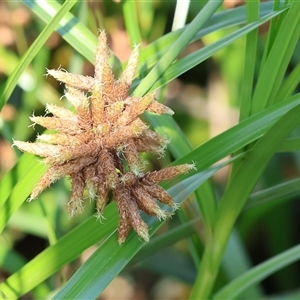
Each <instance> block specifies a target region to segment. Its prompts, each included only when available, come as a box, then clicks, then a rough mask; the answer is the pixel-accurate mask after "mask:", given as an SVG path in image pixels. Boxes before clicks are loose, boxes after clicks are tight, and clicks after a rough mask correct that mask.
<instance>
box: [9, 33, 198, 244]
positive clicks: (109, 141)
mask: <svg viewBox="0 0 300 300" xmlns="http://www.w3.org/2000/svg"><path fill="white" fill-rule="evenodd" d="M108 57H109V50H108V47H107V42H106V34H105V32H104V31H101V32H100V34H99V38H98V47H97V51H96V55H95V76H94V77H89V76H82V75H76V74H71V73H68V72H66V71H64V70H61V69H58V70H48V74H49V75H51V76H53V77H55V78H56V79H57V80H59V81H61V82H64V83H65V84H66V88H67V91H66V92H65V97H66V98H67V100H68V101H69V102H71V104H72V105H73V106H74V108H75V110H76V113H73V112H71V111H70V110H68V109H66V108H63V107H58V106H55V105H52V104H48V105H47V107H46V111H47V112H48V113H51V114H52V116H44V117H36V116H32V117H31V118H30V119H31V120H32V121H33V122H34V123H37V124H39V125H41V126H43V127H45V128H47V129H51V130H52V133H51V134H43V135H40V136H38V137H37V142H35V143H28V142H22V141H14V145H16V146H17V147H18V148H19V149H21V150H22V151H26V152H30V153H34V154H36V155H39V156H41V157H44V161H45V163H46V164H48V165H49V168H48V170H47V171H46V173H45V174H44V175H43V176H42V177H41V179H40V180H39V182H38V183H37V184H36V186H35V187H34V189H33V191H32V193H31V195H30V198H29V200H32V199H34V198H36V197H37V196H38V195H39V194H40V193H41V192H42V191H43V190H44V189H45V188H47V187H48V186H50V185H51V184H52V183H53V182H55V181H56V180H58V179H60V178H62V177H64V176H67V175H68V176H70V178H71V183H72V191H71V198H70V201H69V203H68V211H69V214H70V216H73V215H74V214H75V213H78V212H79V213H81V212H82V211H83V198H84V191H85V190H86V191H87V194H88V196H89V198H90V199H92V200H96V210H97V216H98V217H101V216H102V213H103V210H104V207H105V205H106V204H107V202H108V193H109V191H110V190H111V191H112V192H113V196H114V200H115V201H116V202H117V205H118V211H119V214H120V222H119V229H118V233H119V239H118V240H119V243H120V244H121V243H123V242H124V241H125V239H126V237H127V235H128V233H129V230H130V228H131V227H133V229H134V230H135V231H136V232H137V233H138V234H139V235H140V236H141V237H142V238H143V239H144V240H146V241H148V240H149V238H148V228H147V225H146V223H145V222H144V221H143V220H142V218H141V216H140V213H139V210H143V211H144V212H145V213H147V214H148V215H150V216H157V217H158V218H159V219H165V218H167V217H168V216H169V215H170V213H168V212H166V211H164V210H162V209H161V208H160V207H159V206H158V204H157V203H156V202H155V199H157V200H159V201H160V202H162V203H164V204H167V205H169V206H171V207H173V208H174V209H176V208H177V206H176V204H175V203H174V202H173V200H172V198H171V196H170V195H169V194H168V193H167V192H166V191H165V190H164V189H162V188H161V187H160V186H159V185H158V184H159V183H160V182H161V181H164V180H168V179H170V178H173V177H175V176H177V175H179V174H181V173H185V172H187V171H188V170H190V169H191V168H192V167H193V165H187V164H185V165H181V166H176V167H170V168H166V169H163V170H161V171H157V172H152V173H146V174H144V173H143V167H144V163H145V162H144V161H143V160H142V159H141V158H140V156H139V152H151V153H155V154H158V155H163V153H164V148H165V147H166V144H167V140H166V139H165V138H162V137H160V136H159V135H158V134H157V133H156V132H155V131H152V130H151V129H150V128H149V127H148V126H147V125H146V124H145V123H144V122H143V121H142V120H141V119H140V118H139V116H140V115H141V114H142V113H144V112H145V111H148V112H153V113H157V114H165V113H167V114H171V115H172V114H173V112H172V110H171V109H170V108H168V107H166V106H165V105H163V104H160V103H159V102H157V101H156V100H155V99H154V94H153V93H150V94H147V95H145V96H144V97H141V98H138V97H130V96H129V95H128V91H129V88H130V85H131V83H132V80H133V78H134V75H135V71H136V66H137V63H138V47H135V48H134V49H133V52H132V54H131V56H130V58H129V62H128V65H127V67H126V69H125V70H124V71H123V73H122V75H121V77H120V78H119V79H118V80H115V79H114V76H113V73H112V69H111V67H110V65H109V64H108Z"/></svg>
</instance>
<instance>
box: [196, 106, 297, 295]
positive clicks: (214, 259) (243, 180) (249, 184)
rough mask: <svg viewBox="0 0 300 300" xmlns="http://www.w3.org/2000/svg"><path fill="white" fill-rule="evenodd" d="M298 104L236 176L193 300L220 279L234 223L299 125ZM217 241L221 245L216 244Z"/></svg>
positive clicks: (226, 195) (223, 201)
mask: <svg viewBox="0 0 300 300" xmlns="http://www.w3.org/2000/svg"><path fill="white" fill-rule="evenodd" d="M299 114H300V105H299V104H298V105H297V106H295V107H294V108H292V109H291V110H290V111H288V112H287V113H286V114H284V115H283V116H282V117H281V118H280V119H279V120H278V121H277V122H276V123H275V124H274V125H273V126H272V127H271V128H270V129H269V130H268V131H267V132H266V133H265V134H264V136H263V137H261V138H260V139H259V140H258V141H257V142H256V144H255V145H254V146H253V148H252V149H251V150H250V151H249V152H248V153H247V155H246V157H245V158H244V160H243V163H242V164H241V165H240V167H239V168H238V169H237V170H236V172H235V173H234V174H233V176H232V178H231V180H230V181H229V184H228V186H227V188H226V190H225V192H224V194H223V197H222V199H221V202H220V206H219V209H218V212H217V216H216V223H215V226H214V234H213V235H212V236H211V237H210V238H209V239H208V242H207V245H206V247H205V252H204V256H203V260H202V265H201V267H200V271H199V273H198V276H197V279H196V283H195V285H194V288H193V291H192V294H191V299H193V298H199V299H202V298H203V299H206V298H207V297H208V296H209V295H210V293H211V289H212V286H213V282H214V280H213V278H216V276H217V273H218V270H219V267H220V263H221V260H222V256H223V254H224V251H225V248H226V244H227V242H228V238H229V235H230V232H231V231H232V228H233V226H234V223H235V221H236V219H237V217H238V215H239V214H240V212H241V210H242V208H243V206H244V204H245V202H246V200H247V198H248V196H249V195H250V193H251V191H252V189H253V188H254V186H255V184H256V183H257V180H258V179H259V177H260V176H261V173H262V172H263V170H264V168H265V166H266V164H267V162H268V161H269V159H270V158H271V156H272V155H273V154H274V153H275V151H276V150H277V148H278V147H279V146H280V143H281V142H282V140H283V139H285V138H286V137H287V135H288V134H289V133H290V132H291V131H292V130H293V129H294V128H295V127H296V126H297V125H298V119H297V116H298V115H299ZM216 241H217V243H216Z"/></svg>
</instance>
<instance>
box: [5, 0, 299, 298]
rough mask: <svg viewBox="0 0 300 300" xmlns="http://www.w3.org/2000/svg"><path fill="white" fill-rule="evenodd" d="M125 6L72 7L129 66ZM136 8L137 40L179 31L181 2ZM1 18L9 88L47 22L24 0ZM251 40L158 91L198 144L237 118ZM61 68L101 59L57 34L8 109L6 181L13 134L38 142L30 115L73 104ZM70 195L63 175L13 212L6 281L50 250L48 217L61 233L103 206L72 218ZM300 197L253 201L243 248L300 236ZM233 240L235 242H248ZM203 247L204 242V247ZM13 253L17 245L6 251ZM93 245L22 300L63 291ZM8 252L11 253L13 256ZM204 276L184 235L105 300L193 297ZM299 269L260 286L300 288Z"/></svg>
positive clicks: (264, 183)
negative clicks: (58, 74) (52, 72)
mask: <svg viewBox="0 0 300 300" xmlns="http://www.w3.org/2000/svg"><path fill="white" fill-rule="evenodd" d="M60 3H63V1H60ZM241 4H242V3H241V2H240V1H225V2H224V4H223V9H224V10H226V9H231V8H233V7H236V6H239V5H241ZM202 5H203V3H202V1H192V2H191V3H190V8H189V13H188V15H187V19H186V22H187V23H189V21H191V20H193V18H194V17H195V15H196V14H197V13H198V12H199V10H200V9H201V7H202ZM124 7H125V6H123V5H122V4H121V3H119V2H118V1H96V2H95V1H82V2H79V3H77V5H76V6H74V7H73V9H72V13H73V14H74V15H75V16H77V17H78V19H79V20H80V21H81V22H83V23H84V24H86V26H87V27H88V28H89V29H90V30H91V31H92V32H93V33H94V34H95V35H96V34H97V30H98V29H99V28H105V30H106V31H107V33H108V40H109V45H110V48H111V50H112V52H113V53H115V55H116V56H117V57H118V58H119V60H120V61H121V62H125V61H126V60H127V59H128V57H129V54H130V52H131V49H132V44H133V42H134V41H131V40H130V39H129V36H128V34H127V31H126V29H125V28H126V24H125V21H124V19H123V13H124V11H123V10H124V9H126V7H125V8H124ZM136 7H137V9H138V12H139V13H138V14H137V15H138V22H139V24H140V33H141V36H140V37H138V38H140V40H141V41H142V47H144V46H146V45H147V44H149V43H151V42H153V41H155V40H157V39H158V38H159V37H161V36H162V35H164V34H165V33H168V32H170V31H171V30H172V26H176V24H175V25H174V22H173V20H174V13H175V8H176V2H175V1H166V2H165V1H162V0H161V1H139V2H137V3H136ZM0 16H1V18H0V85H3V84H4V82H5V80H6V79H7V77H8V75H9V74H10V73H11V72H12V70H13V69H14V67H15V66H16V64H17V62H18V60H19V59H20V58H21V57H22V55H23V54H24V53H25V52H26V50H27V49H28V47H29V46H30V45H31V44H32V43H33V41H34V40H35V39H36V37H37V36H38V35H39V33H40V32H41V30H42V29H43V28H44V23H43V22H42V21H41V20H39V19H38V18H37V17H35V16H34V15H33V14H32V12H31V10H30V9H29V8H28V7H27V6H26V5H24V4H23V3H22V2H18V1H17V2H14V1H1V2H0ZM177 26H178V25H177ZM173 28H174V27H173ZM235 29H236V28H235V27H231V28H229V29H228V28H225V29H223V30H220V31H218V32H216V33H212V34H209V35H206V36H205V37H204V38H202V39H201V40H198V41H196V42H193V43H191V44H190V45H189V46H188V47H187V48H186V49H185V50H184V52H183V53H182V56H184V55H187V54H188V53H191V52H193V51H195V49H200V48H201V47H203V46H204V45H206V44H208V43H211V42H213V41H216V40H218V39H219V38H220V37H222V36H224V35H225V34H228V33H229V32H231V31H234V30H235ZM267 30H268V24H265V25H263V26H261V28H260V29H259V44H258V46H259V47H258V50H259V53H260V54H261V55H262V51H263V48H264V45H265V43H266V32H267ZM244 46H245V39H238V40H237V41H236V42H234V43H233V44H231V45H230V46H228V47H226V48H225V49H224V50H222V51H219V52H218V53H216V54H215V55H213V56H212V57H211V58H209V59H208V60H206V61H204V62H203V63H201V64H199V65H197V66H196V67H194V68H192V69H191V70H189V71H188V72H186V73H184V74H183V75H181V76H179V77H178V78H177V79H175V80H173V81H172V82H170V83H169V84H168V85H167V86H166V87H164V88H163V89H162V90H160V91H158V93H157V97H158V98H159V99H160V100H162V101H163V102H164V103H165V104H167V105H168V106H170V107H171V108H172V109H173V110H174V111H175V116H174V118H175V120H176V122H177V123H178V125H179V126H180V128H181V129H182V130H183V132H184V133H185V134H186V136H187V138H188V140H189V142H190V143H191V145H192V146H193V147H197V146H199V145H200V144H202V143H203V142H205V141H207V140H208V139H210V138H212V137H214V136H216V135H218V134H219V133H221V132H224V131H225V130H227V129H228V128H230V127H232V126H233V125H235V124H237V122H238V118H239V109H238V105H239V104H238V95H239V92H240V81H241V77H242V72H243V61H244ZM298 50H299V51H295V54H294V56H293V59H292V61H291V65H290V67H289V68H290V69H292V68H293V67H294V66H295V65H296V64H297V63H298V62H299V61H300V44H299V43H298ZM258 57H260V55H259V54H258ZM258 60H259V58H258ZM58 67H61V68H64V69H66V70H68V71H69V72H73V73H79V74H85V75H93V65H92V64H91V63H89V62H87V61H86V59H84V58H83V57H82V56H81V55H80V54H78V53H77V52H76V50H74V49H73V48H72V47H70V45H69V44H67V43H66V42H65V41H64V40H63V39H62V38H61V36H60V35H59V34H58V33H53V34H52V35H51V37H50V38H49V39H48V41H47V43H46V45H44V46H43V47H42V49H41V50H40V51H39V53H38V55H37V56H36V57H35V58H34V60H33V62H32V64H31V65H30V66H29V67H28V68H27V69H26V71H25V72H24V73H23V74H22V76H21V78H20V80H19V83H18V86H17V87H16V89H15V90H14V92H13V94H12V96H11V97H10V99H9V101H8V102H7V103H6V104H5V106H4V107H3V109H2V111H1V115H0V117H1V119H0V178H1V177H2V176H3V175H4V174H5V173H6V172H7V171H8V170H10V169H11V168H12V167H13V166H14V165H15V163H16V162H17V161H18V159H19V158H20V156H21V153H20V152H19V151H18V150H17V149H16V148H12V147H11V144H12V142H13V139H16V140H23V141H26V140H30V141H34V140H35V137H36V135H37V134H40V133H42V131H43V129H42V128H40V127H39V126H35V127H34V128H33V127H32V126H30V125H31V123H30V120H29V118H28V117H29V116H31V115H32V114H33V113H34V114H35V115H43V114H44V113H45V111H44V109H45V104H46V103H56V104H58V105H65V106H68V103H67V102H66V101H65V99H64V98H61V97H62V95H63V91H64V86H63V85H61V84H59V83H58V82H56V81H55V80H53V79H52V78H47V77H45V76H44V74H45V73H46V68H49V69H51V68H58ZM116 71H118V70H116ZM257 71H258V70H257ZM297 133H298V134H299V129H298V130H296V131H295V134H297ZM147 158H148V159H149V160H150V162H151V163H150V164H149V165H148V166H147V167H148V168H149V169H157V168H159V167H160V166H162V165H165V164H167V163H168V162H170V161H171V160H172V156H171V154H170V153H167V155H166V157H164V158H163V159H157V158H155V157H152V156H151V157H150V156H147ZM299 163H300V155H299V153H297V152H293V153H280V154H276V155H275V157H274V158H273V159H272V160H271V162H270V163H269V165H268V167H267V169H266V170H265V172H264V175H263V178H262V179H261V180H260V182H259V185H258V187H257V189H263V188H267V187H270V186H273V185H276V184H278V183H280V182H282V181H285V180H288V179H291V178H294V177H296V176H297V175H298V173H299ZM274 170H276V172H275V171H274ZM228 172H229V168H227V167H225V168H223V169H222V170H220V171H219V172H217V173H216V174H215V175H214V177H213V184H214V190H215V193H216V195H217V196H218V195H221V194H222V193H223V190H224V186H225V184H226V180H227V177H228ZM0 193H1V191H0ZM68 197H69V183H68V181H67V180H61V181H59V182H56V183H55V184H54V185H52V186H51V188H50V189H48V190H47V191H45V192H44V193H43V194H42V195H41V196H40V197H39V199H38V200H37V201H34V202H32V203H30V204H29V203H24V204H23V205H22V206H21V207H20V209H19V210H18V211H17V212H16V213H15V214H14V215H13V216H12V218H11V219H10V221H9V223H8V227H7V228H6V229H5V231H4V232H3V233H2V235H1V236H0V276H1V277H0V280H1V281H4V280H5V279H6V278H7V277H8V276H9V275H10V274H13V273H14V272H16V271H17V270H18V269H19V268H20V267H21V266H22V265H24V264H25V263H26V262H27V261H29V260H31V259H32V258H34V257H35V256H36V255H38V253H40V252H41V251H42V250H44V249H45V248H47V247H48V245H49V240H50V242H51V234H50V235H49V232H48V226H47V224H46V223H45V218H44V216H45V214H46V215H47V216H48V220H49V219H50V220H52V221H51V222H53V224H52V225H53V228H54V229H55V236H56V238H57V239H59V237H61V236H63V235H64V234H65V233H66V232H69V231H70V230H71V229H72V228H74V227H76V226H77V225H78V224H80V223H81V222H83V220H85V219H86V218H87V217H88V216H90V215H93V213H94V208H93V206H92V205H89V204H88V203H87V204H86V209H85V213H84V214H83V215H80V216H76V217H74V218H72V219H71V220H69V219H68V216H67V214H66V208H65V204H66V202H67V200H68ZM298 198H299V194H298V193H295V194H293V195H291V196H290V197H289V200H291V201H284V202H282V200H283V199H282V198H279V199H278V200H277V201H272V202H266V204H264V205H259V206H255V205H252V206H249V207H246V209H245V210H244V212H243V213H242V214H241V216H240V218H239V220H238V223H237V230H238V232H239V234H240V235H241V238H242V240H243V242H244V244H243V245H242V247H245V249H246V251H247V252H248V254H249V258H250V260H251V263H252V264H253V265H256V264H258V263H260V262H262V261H264V260H266V259H267V258H269V257H271V256H274V255H276V254H278V253H280V252H282V251H283V250H285V249H287V248H289V247H291V246H293V245H295V244H297V243H299V242H300V235H299V221H298V219H299V217H298V215H299V210H300V207H299V205H300V204H299V201H296V200H299V199H298ZM261 201H264V199H262V200H261ZM281 203H283V204H281ZM182 211H183V213H184V214H185V215H187V216H188V217H189V218H191V219H192V218H195V217H197V216H198V215H199V212H198V211H195V205H194V204H193V197H190V199H188V201H186V202H185V203H184V204H183V208H182ZM178 223H179V220H178V216H177V215H175V216H174V217H173V219H172V220H170V221H169V222H167V223H165V224H164V225H163V227H161V228H160V229H159V233H161V232H164V231H167V230H172V228H173V227H174V226H176V224H178ZM102 226H105V220H104V221H103V224H99V230H101V227H102ZM201 226H202V224H201V222H198V221H197V219H196V221H194V222H193V224H192V227H193V228H196V231H197V232H198V234H199V236H200V238H201V232H202V231H203V228H201ZM52 242H54V241H52ZM232 242H233V244H232V245H233V247H238V246H239V245H238V244H234V241H232ZM201 247H202V246H201V245H199V248H201ZM7 249H10V251H9V252H7V251H6V250H7ZM94 250H95V247H91V248H90V249H88V250H86V251H84V253H82V255H81V257H80V258H78V260H76V261H74V262H72V263H71V264H68V265H67V266H65V267H64V268H63V270H62V271H61V272H59V273H58V274H55V275H53V276H52V277H51V278H49V279H48V280H47V281H46V282H44V283H43V284H41V285H40V286H38V287H37V288H35V289H34V291H32V292H31V293H29V294H28V295H26V296H24V298H23V299H38V298H40V297H42V298H43V297H44V296H45V295H48V294H49V293H50V292H51V291H53V290H55V289H57V288H58V287H60V286H61V283H62V282H65V281H66V280H67V279H68V278H70V276H71V275H72V274H73V273H74V272H75V271H76V270H77V269H78V267H79V266H80V265H81V264H82V262H84V261H85V260H86V259H87V258H88V257H89V256H90V254H91V253H93V251H94ZM1 253H6V254H7V253H9V257H7V255H1ZM232 264H233V268H238V266H235V264H234V262H232ZM196 274H197V268H196V266H195V264H194V262H193V259H192V257H191V254H190V252H189V248H188V241H187V240H186V239H182V240H181V241H179V242H177V243H176V244H174V245H173V246H172V247H166V248H165V249H163V250H161V251H159V252H155V253H153V254H151V253H150V254H148V255H147V257H146V258H144V259H143V260H142V261H139V262H138V263H135V262H134V260H133V261H132V262H131V263H130V265H129V266H128V267H126V268H125V269H124V270H123V272H122V273H121V274H120V276H118V277H117V278H116V279H115V280H114V281H113V282H112V283H111V284H110V285H109V286H108V287H107V289H106V290H105V291H104V292H103V293H102V295H101V296H100V297H99V299H105V300H106V299H124V300H125V299H128V300H129V299H140V300H143V299H157V300H158V299H164V300H167V299H170V300H171V299H178V300H180V299H187V298H188V295H189V293H190V290H191V286H192V284H193V282H194V280H195V277H196ZM299 274H300V264H299V263H295V264H293V265H291V266H288V267H286V268H284V269H282V270H281V271H279V272H277V273H276V274H274V275H272V276H271V277H269V278H268V279H266V280H265V281H263V283H262V285H261V288H262V290H264V291H265V293H266V294H268V295H276V294H278V293H280V294H284V293H288V292H290V291H291V290H299V289H300V279H299V278H300V276H299ZM223 277H226V274H222V272H221V274H220V276H219V279H218V282H217V285H219V286H221V285H222V284H223V283H224V280H223V279H224V278H223ZM120 291H122V294H121V295H120V294H119V293H120ZM272 299H275V298H272Z"/></svg>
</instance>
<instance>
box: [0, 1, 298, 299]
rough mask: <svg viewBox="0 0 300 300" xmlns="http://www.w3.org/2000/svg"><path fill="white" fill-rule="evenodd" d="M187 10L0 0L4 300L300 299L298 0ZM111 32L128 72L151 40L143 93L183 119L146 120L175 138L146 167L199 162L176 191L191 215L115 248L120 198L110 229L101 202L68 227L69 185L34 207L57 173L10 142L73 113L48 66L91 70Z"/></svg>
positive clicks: (140, 85) (144, 59)
mask: <svg viewBox="0 0 300 300" xmlns="http://www.w3.org/2000/svg"><path fill="white" fill-rule="evenodd" d="M183 3H184V2H183V1H178V2H175V1H168V2H164V1H155V2H154V1H153V2H151V1H150V2H148V1H137V2H132V1H126V0H125V1H121V2H120V3H119V2H117V1H116V2H113V1H103V2H102V1H101V2H100V1H96V2H87V1H74V0H73V1H68V0H67V1H64V2H63V1H56V2H55V1H34V0H23V1H22V2H11V1H7V2H1V4H0V12H1V16H3V17H2V20H1V21H0V53H1V55H0V76H1V77H0V84H1V86H0V89H1V93H0V109H2V111H1V119H0V130H1V131H0V151H1V157H0V168H1V169H0V205H1V210H0V230H1V237H0V266H1V279H2V283H1V284H0V296H1V297H2V298H3V299H16V298H20V297H22V296H26V297H30V298H32V299H41V298H54V299H61V298H66V299H95V298H97V297H98V296H99V295H100V298H101V299H113V298H118V297H119V298H120V297H122V299H171V297H174V295H173V294H172V293H174V294H175V297H177V298H176V299H187V298H188V297H190V298H191V299H207V298H213V299H254V298H257V299H258V298H272V299H274V295H276V299H295V298H297V297H299V296H300V286H299V276H297V274H299V267H300V266H299V258H300V248H299V247H300V245H299V242H300V241H299V234H298V231H299V230H298V228H299V226H298V218H297V216H298V211H299V201H297V200H299V199H298V198H299V191H300V182H299V181H300V179H299V162H300V159H299V158H300V157H299V153H298V151H299V149H300V138H299V133H300V132H299V126H298V125H299V114H300V94H299V78H300V51H299V49H300V48H299V47H300V44H299V33H300V2H297V1H286V2H280V1H267V2H263V3H259V2H258V1H247V2H246V3H245V4H244V3H239V2H238V1H236V2H235V1H230V2H227V1H225V2H223V1H219V0H215V1H209V2H207V3H205V2H204V1H192V2H191V3H190V5H189V6H186V7H185V6H182V7H180V5H183ZM234 6H236V7H234ZM179 13H181V14H179ZM185 13H186V14H185ZM185 24H187V25H185ZM99 28H101V29H105V30H106V31H107V33H108V35H109V38H110V40H109V43H110V45H111V49H112V53H111V63H112V64H113V66H114V71H115V73H116V74H118V73H119V72H120V70H122V68H123V66H124V63H125V62H126V59H127V58H128V55H129V53H130V50H131V48H132V45H133V44H136V43H141V44H142V46H141V48H142V50H141V55H140V60H139V67H138V72H137V78H136V80H135V82H134V84H133V86H132V90H131V92H132V93H133V94H135V95H139V96H142V95H144V94H145V93H147V92H148V91H150V90H157V98H158V99H159V100H160V101H163V102H164V103H166V104H167V105H169V106H170V107H171V108H172V109H173V110H174V111H175V112H176V114H175V118H174V119H173V118H171V117H168V116H155V115H150V114H149V115H145V116H144V118H145V119H146V120H147V122H148V123H149V124H151V126H153V128H154V129H155V130H156V131H157V132H158V133H160V134H161V135H166V136H167V137H168V138H170V141H171V142H170V145H169V147H168V153H167V154H166V156H165V157H164V158H163V159H157V158H155V157H150V156H149V157H147V158H148V159H149V160H150V161H151V163H150V164H149V165H148V168H149V170H150V169H158V168H161V167H163V166H166V165H169V164H179V163H182V162H187V163H190V162H191V161H194V162H195V163H196V166H197V170H194V171H193V172H190V173H188V174H187V175H185V176H182V177H181V178H180V181H178V180H177V181H173V182H168V183H166V184H165V185H164V187H165V188H167V189H168V191H169V192H170V193H171V195H172V196H173V197H174V199H175V201H176V202H178V203H181V210H179V211H178V213H177V214H176V216H174V217H173V219H171V220H169V221H168V222H158V221H157V220H156V219H154V218H149V217H146V216H145V220H146V221H147V223H148V225H149V227H150V234H151V235H152V238H151V240H150V242H149V243H145V242H143V241H141V240H139V239H138V237H137V235H136V234H135V233H134V232H131V233H130V235H129V238H128V240H127V242H126V243H125V244H124V245H122V246H119V245H118V244H117V237H116V227H117V223H118V217H117V213H116V206H115V204H114V202H112V203H110V204H109V205H108V206H107V208H106V210H105V212H104V216H105V218H106V220H104V221H103V224H101V223H99V222H97V221H96V219H95V217H94V216H93V215H94V209H93V205H92V204H89V203H87V204H86V210H85V213H84V214H83V215H80V216H78V217H74V218H73V219H71V220H68V217H67V214H66V210H65V203H66V201H67V199H68V196H69V190H68V188H69V186H68V181H67V180H65V181H63V180H62V181H59V182H57V183H55V184H54V185H53V186H52V187H51V188H50V189H49V190H47V191H45V192H44V193H43V194H42V195H41V196H40V197H39V199H38V200H37V201H34V202H32V203H30V204H28V203H26V202H25V201H26V199H27V198H28V195H29V193H30V191H31V189H32V187H33V186H34V184H35V183H36V182H37V180H38V179H39V177H40V176H41V175H42V174H43V172H44V171H45V168H44V166H43V165H42V164H41V163H40V162H39V159H38V158H36V157H34V156H32V155H30V154H21V153H20V152H18V151H17V150H16V149H13V148H11V147H10V145H11V143H12V141H13V139H18V140H31V141H34V139H35V136H36V134H37V133H40V132H41V130H42V129H41V128H39V127H36V128H35V130H33V128H32V127H28V126H29V125H30V121H29V118H28V116H30V115H31V114H32V112H34V113H35V115H41V114H43V113H44V109H45V104H46V103H48V102H51V103H56V104H58V105H67V103H66V102H65V101H64V99H61V101H59V99H60V97H61V95H62V93H63V86H61V85H58V84H57V83H56V82H54V81H52V80H51V79H50V78H45V76H43V74H45V69H46V68H57V67H59V66H61V67H63V68H65V69H67V70H68V71H70V72H74V73H80V74H87V75H88V74H92V73H93V67H92V63H93V55H94V52H95V48H96V42H97V39H96V36H97V30H98V29H99ZM120 284H123V285H122V287H123V288H122V289H119V288H118V289H116V288H115V286H118V287H119V286H120ZM118 290H122V294H121V295H120V294H117V292H118ZM172 299H174V298H172Z"/></svg>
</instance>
